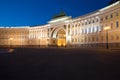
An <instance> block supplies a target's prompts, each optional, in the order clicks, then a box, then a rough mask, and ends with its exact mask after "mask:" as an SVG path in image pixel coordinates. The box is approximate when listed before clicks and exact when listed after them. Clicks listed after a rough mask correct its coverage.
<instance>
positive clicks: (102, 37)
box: [0, 1, 120, 48]
mask: <svg viewBox="0 0 120 80" xmlns="http://www.w3.org/2000/svg"><path fill="white" fill-rule="evenodd" d="M60 30H61V31H65V34H64V35H62V36H64V37H65V39H58V37H57V36H58V34H59V35H60V34H61V33H58V32H59V31H60ZM60 40H61V42H60ZM58 41H59V44H62V41H64V43H65V45H64V46H67V47H95V48H108V47H109V48H120V1H118V2H116V3H114V4H112V5H110V6H107V7H105V8H102V9H100V10H97V11H95V12H92V13H89V14H86V15H83V16H80V17H77V18H73V19H72V18H71V16H61V17H59V18H56V19H52V20H51V21H49V22H48V24H46V25H42V26H34V27H22V28H13V27H12V28H8V27H7V28H5V27H3V28H0V46H1V47H3V46H32V47H49V46H57V45H58V44H57V43H58Z"/></svg>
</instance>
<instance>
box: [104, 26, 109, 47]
mask: <svg viewBox="0 0 120 80" xmlns="http://www.w3.org/2000/svg"><path fill="white" fill-rule="evenodd" d="M109 29H110V27H109V26H108V27H105V28H104V30H105V31H106V49H108V30H109Z"/></svg>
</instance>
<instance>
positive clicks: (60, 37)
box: [57, 29, 66, 47]
mask: <svg viewBox="0 0 120 80" xmlns="http://www.w3.org/2000/svg"><path fill="white" fill-rule="evenodd" d="M57 46H58V47H65V46H66V33H65V31H64V30H62V29H61V30H59V31H58V33H57Z"/></svg>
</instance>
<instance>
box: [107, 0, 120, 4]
mask: <svg viewBox="0 0 120 80" xmlns="http://www.w3.org/2000/svg"><path fill="white" fill-rule="evenodd" d="M117 1H120V0H111V1H110V2H109V4H108V5H111V4H113V3H115V2H117Z"/></svg>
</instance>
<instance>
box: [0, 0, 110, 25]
mask: <svg viewBox="0 0 120 80" xmlns="http://www.w3.org/2000/svg"><path fill="white" fill-rule="evenodd" d="M109 2H110V0H0V26H33V25H44V24H47V22H48V21H49V20H51V18H52V17H53V16H54V15H55V14H59V13H60V12H61V11H64V12H65V13H66V14H67V15H68V16H72V18H75V17H78V16H81V15H84V14H86V13H89V12H92V11H95V10H98V9H101V8H103V7H105V6H107V5H108V3H109Z"/></svg>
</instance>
